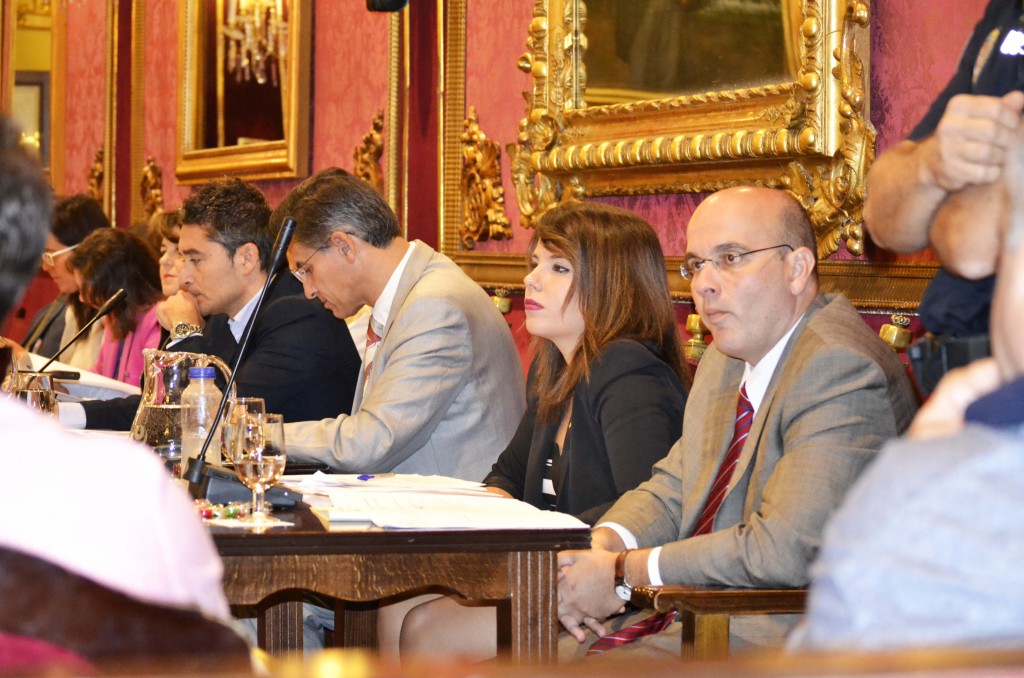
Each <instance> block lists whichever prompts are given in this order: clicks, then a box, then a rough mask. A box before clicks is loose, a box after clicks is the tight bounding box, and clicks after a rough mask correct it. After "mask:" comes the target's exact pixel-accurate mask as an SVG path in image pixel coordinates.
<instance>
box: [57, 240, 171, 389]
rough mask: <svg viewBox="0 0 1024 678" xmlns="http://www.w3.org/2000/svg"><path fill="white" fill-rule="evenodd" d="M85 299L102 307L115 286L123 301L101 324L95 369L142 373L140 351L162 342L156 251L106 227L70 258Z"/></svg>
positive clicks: (127, 378)
mask: <svg viewBox="0 0 1024 678" xmlns="http://www.w3.org/2000/svg"><path fill="white" fill-rule="evenodd" d="M69 265H70V266H71V269H72V270H73V271H74V274H75V279H76V280H77V281H78V286H79V289H80V291H79V295H80V296H81V298H82V301H83V302H85V303H86V304H87V305H89V306H91V307H92V308H99V307H100V306H102V305H103V302H104V301H106V300H107V299H109V298H110V297H111V296H112V295H113V294H114V293H115V292H117V290H119V289H124V291H125V298H124V301H123V302H121V303H120V304H118V305H117V306H115V307H114V310H113V311H111V312H110V314H109V315H107V316H106V317H105V318H104V319H103V321H102V323H103V326H104V331H103V343H102V345H101V346H100V351H99V356H98V357H97V359H96V363H95V364H94V365H93V366H92V370H93V371H94V372H97V373H99V374H102V375H104V376H106V377H111V378H113V379H117V380H119V381H123V382H125V383H126V384H133V385H138V383H139V380H140V379H141V377H142V370H143V365H144V359H143V355H142V350H143V349H145V348H156V347H157V346H158V345H159V343H160V324H159V323H158V322H157V319H156V303H157V302H158V301H160V299H161V297H162V293H161V289H160V269H159V265H158V264H157V261H156V256H155V255H154V253H153V251H152V250H151V249H150V248H149V246H148V245H147V244H146V243H145V242H144V241H143V240H142V239H141V238H139V237H138V236H137V235H134V234H132V233H129V232H128V231H118V230H116V229H113V228H106V229H102V230H99V231H96V232H95V233H92V234H91V235H90V236H89V237H87V238H86V239H85V240H83V241H82V244H81V245H79V247H78V248H77V249H76V250H75V251H74V253H72V255H71V260H70V262H69Z"/></svg>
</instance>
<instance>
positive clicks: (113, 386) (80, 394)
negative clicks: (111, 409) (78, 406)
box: [28, 353, 142, 402]
mask: <svg viewBox="0 0 1024 678" xmlns="http://www.w3.org/2000/svg"><path fill="white" fill-rule="evenodd" d="M28 355H29V357H30V358H31V359H32V369H33V370H38V369H39V368H40V367H42V366H43V365H45V364H46V361H47V360H49V358H46V357H45V356H41V355H37V354H35V353H29V354H28ZM46 370H47V371H51V370H52V371H57V370H60V371H68V372H78V373H79V374H80V376H79V378H78V380H77V381H72V380H60V385H61V386H63V387H64V389H65V390H66V391H67V393H66V394H64V393H62V394H60V396H59V399H60V400H61V401H62V402H79V401H81V400H88V399H90V398H95V399H98V400H107V399H110V398H121V397H123V396H129V395H139V394H140V393H142V389H140V388H139V387H138V386H133V385H132V384H126V383H124V382H122V381H118V380H117V379H111V378H110V377H104V376H103V375H102V374H96V373H95V372H90V371H89V370H83V369H79V368H77V367H72V366H71V365H68V364H66V363H62V362H60V361H55V362H54V363H53V364H51V365H50V366H49V367H47V368H46Z"/></svg>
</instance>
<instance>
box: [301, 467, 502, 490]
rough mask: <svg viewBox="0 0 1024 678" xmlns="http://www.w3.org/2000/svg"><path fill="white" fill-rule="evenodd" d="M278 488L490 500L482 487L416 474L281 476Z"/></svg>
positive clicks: (465, 482) (450, 479) (454, 479)
mask: <svg viewBox="0 0 1024 678" xmlns="http://www.w3.org/2000/svg"><path fill="white" fill-rule="evenodd" d="M282 484H283V485H285V486H286V487H289V488H293V489H295V490H297V491H299V492H301V493H302V494H326V493H327V491H328V490H330V489H337V488H341V487H344V488H348V489H349V490H356V491H359V492H429V493H441V494H471V495H486V496H491V493H490V492H488V491H487V490H485V489H484V486H483V483H477V482H473V481H470V480H460V479H459V478H448V477H446V476H421V475H419V474H416V473H376V474H374V473H364V474H361V475H356V474H343V473H336V474H331V473H323V472H321V471H317V472H316V473H314V474H312V475H308V476H285V477H284V478H283V479H282Z"/></svg>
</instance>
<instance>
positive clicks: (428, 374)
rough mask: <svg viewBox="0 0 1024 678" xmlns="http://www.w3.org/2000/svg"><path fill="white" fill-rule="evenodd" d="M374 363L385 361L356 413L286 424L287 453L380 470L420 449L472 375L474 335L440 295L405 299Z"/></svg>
mask: <svg viewBox="0 0 1024 678" xmlns="http://www.w3.org/2000/svg"><path fill="white" fill-rule="evenodd" d="M375 360H386V361H387V362H386V363H385V365H384V368H383V371H381V372H380V373H379V375H378V376H377V377H376V379H375V381H374V383H373V385H372V388H371V390H370V393H369V397H368V398H366V399H364V400H363V402H362V404H361V406H360V408H359V411H358V412H356V413H355V414H353V415H342V416H339V417H337V418H335V419H324V420H321V421H315V422H299V423H295V424H289V425H288V426H287V428H286V439H287V441H288V454H289V455H290V456H291V457H293V458H295V459H300V460H314V461H320V462H325V463H327V464H330V465H331V467H333V468H334V469H336V470H338V471H343V472H360V473H362V472H366V473H374V472H385V471H390V470H392V469H394V468H395V467H396V466H397V465H398V464H400V463H401V462H402V461H404V460H406V459H408V458H409V457H410V456H411V455H412V454H413V453H415V452H416V451H417V450H419V449H420V448H422V447H423V446H424V445H426V444H427V443H428V442H429V440H430V437H431V434H432V433H433V432H434V430H435V429H436V428H437V426H438V424H439V423H440V422H441V421H442V420H443V419H444V417H445V416H446V414H447V412H448V409H449V406H450V405H451V404H452V401H453V400H454V399H455V398H456V396H457V395H458V393H459V391H460V389H461V388H462V387H463V386H464V384H465V382H466V380H467V379H469V378H470V369H471V365H472V336H471V332H470V327H469V322H468V320H467V318H466V316H465V315H464V314H463V313H462V311H461V310H460V309H459V308H458V307H457V306H455V305H454V304H452V303H449V302H447V301H446V300H445V299H444V298H442V297H437V296H429V297H419V298H416V299H415V300H410V301H409V302H408V303H407V304H406V305H405V306H403V307H402V311H401V313H400V315H399V316H398V317H397V318H395V321H394V323H393V324H392V326H391V328H390V329H389V330H388V333H387V336H386V337H385V339H384V342H383V343H382V345H381V349H380V351H379V352H378V354H377V357H376V358H375Z"/></svg>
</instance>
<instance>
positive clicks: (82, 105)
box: [64, 2, 107, 194]
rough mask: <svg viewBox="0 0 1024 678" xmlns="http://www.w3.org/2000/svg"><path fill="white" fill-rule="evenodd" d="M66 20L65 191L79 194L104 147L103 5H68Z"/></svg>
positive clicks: (105, 34) (85, 186) (105, 67)
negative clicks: (94, 159) (98, 153)
mask: <svg viewBox="0 0 1024 678" xmlns="http://www.w3.org/2000/svg"><path fill="white" fill-rule="evenodd" d="M67 19H68V47H67V65H66V71H65V72H66V73H67V90H66V91H67V102H66V110H67V118H66V120H65V127H64V129H65V143H66V146H65V148H64V174H65V186H64V192H65V193H68V194H71V193H81V192H82V191H84V190H85V189H86V188H87V187H88V185H89V180H88V179H89V168H90V167H91V166H92V162H93V158H94V157H95V155H96V151H98V150H99V149H101V148H103V129H104V128H103V125H104V117H105V114H104V110H103V109H104V101H105V100H106V72H107V61H106V53H107V28H106V27H107V17H106V3H103V2H72V3H68V6H67Z"/></svg>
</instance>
